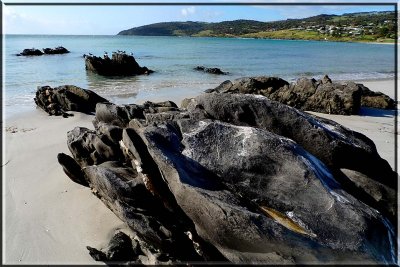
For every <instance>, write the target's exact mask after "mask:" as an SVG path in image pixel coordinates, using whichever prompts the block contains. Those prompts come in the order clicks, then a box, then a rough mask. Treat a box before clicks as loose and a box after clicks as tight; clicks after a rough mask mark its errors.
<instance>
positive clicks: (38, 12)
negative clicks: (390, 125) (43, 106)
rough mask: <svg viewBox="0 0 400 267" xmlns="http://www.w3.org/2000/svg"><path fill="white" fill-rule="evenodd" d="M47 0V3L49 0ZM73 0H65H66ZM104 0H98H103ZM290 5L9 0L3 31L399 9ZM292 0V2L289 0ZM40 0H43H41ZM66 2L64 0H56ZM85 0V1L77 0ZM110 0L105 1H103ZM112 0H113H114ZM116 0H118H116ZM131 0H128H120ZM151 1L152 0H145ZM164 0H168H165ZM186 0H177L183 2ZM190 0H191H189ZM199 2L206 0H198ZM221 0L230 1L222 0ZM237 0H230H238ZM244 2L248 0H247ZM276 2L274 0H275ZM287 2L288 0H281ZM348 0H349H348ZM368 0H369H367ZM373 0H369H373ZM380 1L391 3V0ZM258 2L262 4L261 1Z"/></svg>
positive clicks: (75, 30) (81, 30) (84, 30)
mask: <svg viewBox="0 0 400 267" xmlns="http://www.w3.org/2000/svg"><path fill="white" fill-rule="evenodd" d="M46 1H49V0H44V1H40V2H41V3H46ZM65 1H66V2H68V0H64V2H65ZM101 1H102V0H100V1H96V2H94V1H93V0H88V1H85V2H93V3H101ZM287 1H290V2H289V3H291V4H293V5H290V6H271V5H270V6H268V5H260V4H259V3H260V2H261V1H258V0H253V1H246V3H249V5H246V6H233V5H222V6H203V5H195V4H194V3H195V2H193V1H190V2H191V3H193V4H190V5H173V6H165V5H153V6H152V5H146V6H139V5H136V6H135V5H123V6H115V5H114V6H113V5H101V6H99V5H97V6H92V5H91V6H65V5H64V6H63V5H40V6H38V5H31V4H30V5H27V4H26V3H32V1H29V0H28V1H24V3H25V4H20V5H12V3H14V4H15V3H21V2H22V1H19V0H9V1H5V4H4V3H3V6H2V20H3V23H2V25H3V33H6V34H77V35H115V34H117V33H118V32H120V31H122V30H126V29H130V28H132V27H138V26H142V25H146V24H151V23H156V22H165V21H205V22H219V21H226V20H236V19H252V20H258V21H276V20H284V19H288V18H305V17H309V16H314V15H319V14H337V15H340V14H343V13H351V12H365V11H386V10H390V11H393V10H394V7H393V6H387V5H386V6H384V5H372V4H371V5H367V6H365V5H354V6H347V5H296V0H287ZM287 1H286V2H287ZM35 2H36V3H37V2H39V1H35ZM52 2H53V3H54V2H58V3H60V1H52ZM76 2H79V1H76ZM103 2H104V1H103ZM109 2H112V1H109ZM114 2H115V1H114ZM118 2H120V3H125V2H127V0H121V1H118ZM130 2H131V3H132V1H130ZM141 2H149V1H141ZM159 2H162V1H159ZM179 2H182V1H179V0H178V1H175V2H174V3H178V4H179ZM185 2H189V1H185ZM197 2H204V1H202V0H197ZM208 2H209V3H210V2H211V3H212V1H210V0H208ZM218 2H219V3H221V2H224V1H218ZM234 2H235V0H231V1H229V3H234ZM242 2H243V1H242ZM269 2H270V3H271V1H269ZM280 2H281V3H282V1H280ZM343 2H344V1H343ZM320 3H321V2H320ZM363 3H365V1H363ZM367 3H368V2H367ZM380 3H385V0H383V1H381V2H380ZM257 4H258V5H257Z"/></svg>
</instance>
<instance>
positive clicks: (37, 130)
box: [2, 80, 395, 264]
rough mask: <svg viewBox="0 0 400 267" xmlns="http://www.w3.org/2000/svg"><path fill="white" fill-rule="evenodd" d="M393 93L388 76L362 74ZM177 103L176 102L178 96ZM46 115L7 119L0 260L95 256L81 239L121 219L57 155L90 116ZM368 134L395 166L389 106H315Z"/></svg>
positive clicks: (99, 243)
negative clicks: (344, 109)
mask: <svg viewBox="0 0 400 267" xmlns="http://www.w3.org/2000/svg"><path fill="white" fill-rule="evenodd" d="M361 83H363V84H364V85H366V86H367V87H369V88H370V89H371V90H373V91H381V92H383V93H385V94H387V95H389V96H390V97H392V98H394V80H381V81H366V82H361ZM178 104H179V103H178ZM74 114H75V115H74V116H73V117H70V118H67V119H65V118H62V117H54V116H48V115H47V114H46V113H45V112H44V111H42V110H39V109H36V110H34V111H33V112H30V113H28V114H21V115H18V116H16V117H12V118H10V119H7V120H6V121H5V123H4V124H5V125H4V129H3V133H5V134H4V135H3V136H4V140H3V143H4V144H5V147H4V148H5V151H4V154H3V155H4V156H3V163H2V170H3V177H4V179H3V200H4V201H3V213H4V214H3V218H5V221H3V224H4V225H3V227H4V229H3V233H4V235H5V236H4V238H3V263H5V264H96V262H95V261H93V260H92V258H91V257H90V256H89V254H88V251H87V250H86V246H88V245H89V246H92V247H96V248H101V247H103V246H104V245H105V244H106V243H107V242H108V240H109V238H110V237H111V235H112V234H113V233H114V232H115V231H116V230H118V229H125V230H126V228H125V226H124V224H123V223H122V221H120V220H119V219H118V218H117V217H116V216H115V215H114V214H113V213H112V212H111V211H110V210H109V209H108V208H106V207H105V205H103V203H102V202H101V201H100V200H99V199H98V198H96V197H95V196H94V195H93V194H92V193H91V192H90V190H89V189H88V188H85V187H82V186H80V185H78V184H75V183H74V182H72V181H71V180H70V179H69V178H68V177H67V176H66V175H65V174H64V172H63V170H62V168H61V166H60V165H59V164H58V162H57V154H58V153H60V152H64V153H67V154H69V150H68V148H67V144H66V142H67V131H69V130H72V129H73V128H74V127H76V126H82V127H87V128H90V129H93V126H92V123H91V120H92V118H93V116H91V115H85V114H81V113H74ZM313 114H315V115H318V116H321V117H324V118H329V119H332V120H334V121H336V122H338V123H340V124H342V125H344V126H346V127H348V128H350V129H352V130H355V131H358V132H361V133H363V134H365V135H366V136H367V137H369V138H370V139H372V140H373V141H374V142H375V144H376V146H377V149H378V152H379V154H380V155H381V157H382V158H384V159H386V160H387V161H388V162H389V163H390V165H391V166H392V168H394V160H395V158H394V153H395V147H394V144H395V141H394V140H395V135H394V123H395V120H394V119H395V118H394V111H382V110H372V109H364V110H363V112H362V114H361V115H360V116H340V115H328V114H320V113H314V112H313Z"/></svg>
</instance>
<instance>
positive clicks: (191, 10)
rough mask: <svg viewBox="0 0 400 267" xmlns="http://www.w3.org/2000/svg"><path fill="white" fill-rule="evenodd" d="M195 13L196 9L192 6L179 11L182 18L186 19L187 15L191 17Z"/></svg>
mask: <svg viewBox="0 0 400 267" xmlns="http://www.w3.org/2000/svg"><path fill="white" fill-rule="evenodd" d="M195 12H196V8H195V7H194V6H191V7H188V8H183V9H181V14H182V15H183V16H184V17H187V16H189V15H192V14H194V13H195Z"/></svg>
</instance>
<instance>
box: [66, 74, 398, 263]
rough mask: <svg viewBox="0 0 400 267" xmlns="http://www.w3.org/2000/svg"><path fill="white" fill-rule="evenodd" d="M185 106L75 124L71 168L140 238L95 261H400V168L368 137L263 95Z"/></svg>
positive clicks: (150, 107) (131, 109) (205, 98)
mask: <svg viewBox="0 0 400 267" xmlns="http://www.w3.org/2000/svg"><path fill="white" fill-rule="evenodd" d="M263 82H267V81H263ZM268 82H269V83H271V84H272V85H274V84H279V83H281V81H279V80H275V79H273V80H269V81H268ZM328 83H329V82H327V83H326V84H328ZM272 85H271V88H273V86H272ZM241 88H243V87H241ZM272 90H273V89H272ZM185 106H186V108H185V109H179V108H178V107H176V105H175V104H173V103H172V102H164V103H151V102H147V103H145V104H143V105H125V106H115V105H112V104H98V105H97V108H96V118H95V120H94V125H95V130H89V129H86V128H79V127H77V128H75V129H73V130H72V131H70V132H69V133H68V141H67V143H68V147H69V149H70V152H71V153H72V156H73V158H70V157H68V156H66V155H64V154H60V155H59V162H60V164H61V165H62V166H63V169H64V171H65V173H66V174H67V175H68V176H69V177H70V178H71V179H72V180H73V181H76V182H78V183H80V184H82V185H89V187H90V188H91V190H92V192H93V193H94V194H95V195H96V196H98V197H99V198H100V199H101V200H102V201H103V202H104V203H105V205H107V207H109V208H110V209H111V210H112V211H113V212H114V213H115V214H116V215H117V216H118V217H119V218H120V219H121V220H123V221H124V222H125V223H126V224H127V225H128V226H129V228H130V229H131V230H132V231H133V232H134V234H135V235H136V237H135V240H139V241H138V242H136V241H132V238H128V236H126V235H123V234H117V236H116V237H114V238H113V240H112V241H111V243H110V245H109V247H108V248H106V249H105V250H103V251H101V250H97V249H95V248H91V247H88V249H89V252H90V254H91V255H92V257H93V258H94V259H95V260H101V261H105V262H108V263H109V262H111V261H116V262H119V263H123V264H132V263H143V264H148V263H150V262H151V263H156V264H159V263H177V264H180V263H181V264H192V263H195V262H201V261H211V262H218V261H219V262H231V263H264V264H305V263H314V264H322V263H331V264H334V263H336V264H340V263H341V264H343V263H351V264H367V263H394V262H395V260H396V256H395V247H394V246H395V242H396V240H395V233H394V228H393V226H392V224H394V223H395V221H396V218H397V214H396V212H397V211H396V193H395V189H396V181H397V178H398V177H397V174H396V173H394V172H393V171H392V169H391V168H390V166H389V165H388V163H387V162H386V161H385V160H383V159H382V158H380V156H379V155H378V153H377V151H376V148H375V145H374V144H373V142H372V141H371V140H370V139H368V138H367V137H365V136H364V135H362V134H360V133H357V132H354V131H351V130H349V129H347V128H344V127H343V126H341V125H339V124H337V123H334V122H332V121H330V120H326V119H321V118H318V117H315V116H311V115H308V114H306V113H303V112H301V111H298V110H296V109H294V108H291V107H288V106H286V105H283V104H280V103H278V102H276V101H271V100H269V99H268V98H266V97H262V96H254V95H243V94H215V93H214V94H204V95H200V96H198V97H196V98H194V99H191V100H188V101H186V103H185ZM77 165H79V166H80V168H79V167H77ZM128 239H130V240H131V241H130V240H128ZM132 242H133V243H132ZM138 244H139V245H138Z"/></svg>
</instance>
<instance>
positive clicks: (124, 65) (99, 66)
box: [84, 52, 154, 76]
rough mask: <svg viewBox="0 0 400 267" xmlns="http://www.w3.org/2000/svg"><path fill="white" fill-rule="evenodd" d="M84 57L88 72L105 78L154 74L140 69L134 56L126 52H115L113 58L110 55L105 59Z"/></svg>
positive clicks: (144, 68)
mask: <svg viewBox="0 0 400 267" xmlns="http://www.w3.org/2000/svg"><path fill="white" fill-rule="evenodd" d="M84 57H85V67H86V70H89V71H92V72H95V73H97V74H100V75H104V76H131V75H141V74H150V73H152V72H154V71H152V70H149V69H148V68H147V67H140V66H139V64H138V63H137V62H136V60H135V58H134V57H133V56H131V55H127V54H126V53H124V52H113V53H112V57H111V58H109V57H108V55H104V57H103V58H101V57H96V56H93V55H89V56H88V55H85V56H84Z"/></svg>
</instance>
